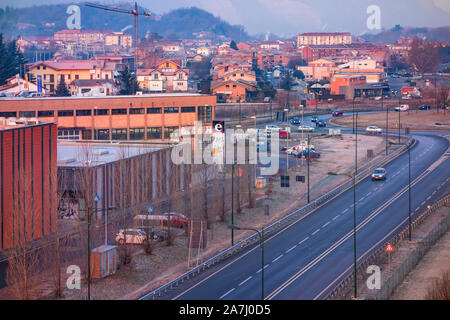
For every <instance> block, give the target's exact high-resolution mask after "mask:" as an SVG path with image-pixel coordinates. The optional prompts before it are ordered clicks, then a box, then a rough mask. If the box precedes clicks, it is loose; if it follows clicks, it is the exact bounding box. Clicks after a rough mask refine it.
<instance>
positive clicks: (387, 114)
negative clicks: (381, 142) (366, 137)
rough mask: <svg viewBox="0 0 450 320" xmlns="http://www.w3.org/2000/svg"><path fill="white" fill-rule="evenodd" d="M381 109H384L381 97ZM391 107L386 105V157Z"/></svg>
mask: <svg viewBox="0 0 450 320" xmlns="http://www.w3.org/2000/svg"><path fill="white" fill-rule="evenodd" d="M381 108H383V96H382V97H381ZM388 109H389V107H388V105H387V104H386V132H385V135H386V155H388V130H389V120H388V119H389V110H388Z"/></svg>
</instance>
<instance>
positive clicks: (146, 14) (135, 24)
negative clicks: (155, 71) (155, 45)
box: [85, 2, 151, 72]
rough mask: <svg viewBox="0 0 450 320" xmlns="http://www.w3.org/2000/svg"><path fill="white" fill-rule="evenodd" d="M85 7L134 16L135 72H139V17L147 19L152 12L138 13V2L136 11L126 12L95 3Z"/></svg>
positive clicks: (135, 6) (135, 5) (135, 4)
mask: <svg viewBox="0 0 450 320" xmlns="http://www.w3.org/2000/svg"><path fill="white" fill-rule="evenodd" d="M85 6H87V7H91V8H96V9H102V10H106V11H113V12H119V13H127V14H132V15H134V41H133V47H134V70H135V72H136V71H137V56H138V55H137V44H138V17H139V16H144V17H146V18H148V17H150V14H151V13H150V12H148V11H144V12H139V11H138V5H137V2H135V3H134V9H133V10H126V9H119V8H113V7H107V6H103V5H98V4H93V3H85Z"/></svg>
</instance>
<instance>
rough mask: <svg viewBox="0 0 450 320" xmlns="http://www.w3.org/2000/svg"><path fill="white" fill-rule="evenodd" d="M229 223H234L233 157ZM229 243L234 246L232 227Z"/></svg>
mask: <svg viewBox="0 0 450 320" xmlns="http://www.w3.org/2000/svg"><path fill="white" fill-rule="evenodd" d="M233 148H234V146H233ZM233 158H234V155H233ZM231 224H232V225H234V159H233V164H232V165H231ZM231 245H232V246H234V229H231Z"/></svg>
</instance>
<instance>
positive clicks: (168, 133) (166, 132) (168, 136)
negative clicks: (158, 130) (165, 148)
mask: <svg viewBox="0 0 450 320" xmlns="http://www.w3.org/2000/svg"><path fill="white" fill-rule="evenodd" d="M176 130H178V127H165V128H164V139H172V138H173V139H177V138H178V134H177V135H176V136H174V137H171V134H172V133H173V132H174V131H176Z"/></svg>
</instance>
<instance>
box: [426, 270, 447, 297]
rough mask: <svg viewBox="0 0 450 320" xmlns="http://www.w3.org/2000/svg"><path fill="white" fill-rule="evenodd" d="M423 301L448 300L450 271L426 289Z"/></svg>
mask: <svg viewBox="0 0 450 320" xmlns="http://www.w3.org/2000/svg"><path fill="white" fill-rule="evenodd" d="M425 300H450V270H448V271H446V272H445V273H444V274H443V275H442V277H441V278H440V279H438V280H435V281H434V283H433V285H432V286H431V288H430V289H428V292H427V294H426V296H425Z"/></svg>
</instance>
